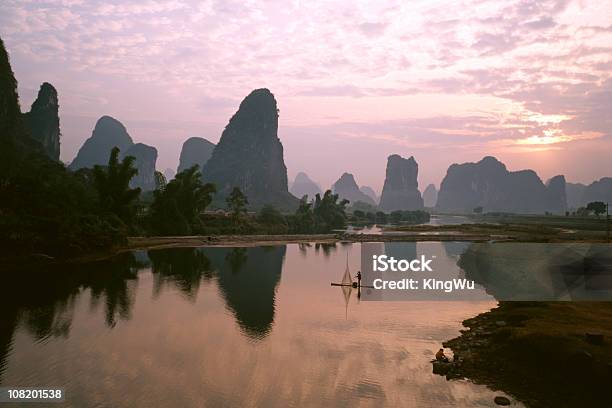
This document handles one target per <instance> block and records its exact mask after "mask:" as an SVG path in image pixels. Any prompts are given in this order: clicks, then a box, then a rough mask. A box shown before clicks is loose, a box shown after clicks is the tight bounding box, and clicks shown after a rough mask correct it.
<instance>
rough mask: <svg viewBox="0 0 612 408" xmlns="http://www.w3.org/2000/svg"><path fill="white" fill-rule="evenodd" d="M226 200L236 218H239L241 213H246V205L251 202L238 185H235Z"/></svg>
mask: <svg viewBox="0 0 612 408" xmlns="http://www.w3.org/2000/svg"><path fill="white" fill-rule="evenodd" d="M225 202H226V203H227V207H228V208H229V209H230V211H231V212H232V216H233V217H234V218H238V217H239V216H240V215H241V214H243V213H245V212H246V206H247V205H248V204H249V200H248V199H247V197H246V196H245V195H244V194H243V193H242V191H240V189H239V188H238V187H234V189H233V190H232V192H231V193H230V195H229V196H228V197H227V199H226V200H225Z"/></svg>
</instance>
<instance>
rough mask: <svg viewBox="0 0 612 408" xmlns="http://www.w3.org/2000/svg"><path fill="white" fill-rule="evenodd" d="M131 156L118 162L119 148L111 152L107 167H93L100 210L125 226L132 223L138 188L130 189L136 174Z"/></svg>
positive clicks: (133, 159) (138, 193)
mask: <svg viewBox="0 0 612 408" xmlns="http://www.w3.org/2000/svg"><path fill="white" fill-rule="evenodd" d="M135 160H136V159H135V158H134V157H132V156H128V157H126V158H124V159H123V160H122V161H119V148H118V147H114V148H113V150H111V154H110V157H109V159H108V166H99V165H96V166H94V169H93V182H94V187H95V189H96V191H97V192H98V199H99V200H100V204H101V207H102V209H104V210H106V211H109V212H111V213H113V214H115V215H116V216H117V217H119V218H120V219H121V220H122V221H123V222H124V223H125V224H126V225H131V224H133V223H134V221H135V218H136V209H137V206H136V205H137V200H138V196H139V195H140V188H130V180H131V179H132V178H133V177H134V176H135V175H136V174H138V170H137V169H136V167H135V166H134V161H135Z"/></svg>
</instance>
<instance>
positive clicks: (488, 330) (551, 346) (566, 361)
mask: <svg viewBox="0 0 612 408" xmlns="http://www.w3.org/2000/svg"><path fill="white" fill-rule="evenodd" d="M464 326H466V327H467V330H464V331H462V335H461V336H459V337H457V338H455V339H452V340H450V341H448V342H446V343H445V344H444V346H445V347H450V348H451V349H452V350H453V352H454V353H455V355H457V356H459V360H460V362H459V363H457V364H454V365H453V367H452V369H451V373H450V375H451V376H452V377H467V378H469V379H471V380H472V381H474V382H476V383H481V384H485V385H487V386H490V387H491V388H493V389H501V390H503V391H505V392H507V393H509V394H511V395H513V396H514V397H516V398H517V399H518V400H521V401H523V402H525V403H526V405H528V406H531V407H552V406H555V407H561V406H563V407H586V406H588V407H600V406H601V407H604V406H605V407H609V406H612V394H611V391H610V388H609V385H610V384H612V303H611V302H608V303H606V302H502V303H501V304H500V306H499V307H497V308H496V309H493V310H492V311H490V312H487V313H483V314H481V315H479V316H477V317H474V318H472V319H468V320H466V321H465V322H464Z"/></svg>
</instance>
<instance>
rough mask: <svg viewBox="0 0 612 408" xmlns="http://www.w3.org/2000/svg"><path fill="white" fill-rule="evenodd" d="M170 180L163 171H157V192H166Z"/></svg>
mask: <svg viewBox="0 0 612 408" xmlns="http://www.w3.org/2000/svg"><path fill="white" fill-rule="evenodd" d="M167 184H168V180H166V176H164V173H162V172H161V171H157V170H155V190H162V191H163V190H165V189H166V185H167Z"/></svg>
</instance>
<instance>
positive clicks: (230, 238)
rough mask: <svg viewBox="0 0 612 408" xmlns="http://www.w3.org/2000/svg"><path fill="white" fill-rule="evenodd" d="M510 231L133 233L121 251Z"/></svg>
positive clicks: (484, 237) (464, 237) (475, 238)
mask: <svg viewBox="0 0 612 408" xmlns="http://www.w3.org/2000/svg"><path fill="white" fill-rule="evenodd" d="M509 239H510V237H508V236H506V235H490V234H470V233H462V232H458V231H447V232H444V231H433V232H422V231H418V232H399V233H390V234H384V235H382V234H312V235H196V236H179V237H167V236H164V237H130V238H128V244H127V246H125V247H124V248H122V249H121V251H131V250H136V249H157V248H176V247H209V246H232V247H235V246H239V247H249V246H262V245H284V244H305V243H313V242H315V243H321V244H333V243H338V242H392V241H406V242H415V241H471V242H484V241H492V240H495V241H505V240H509Z"/></svg>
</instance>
